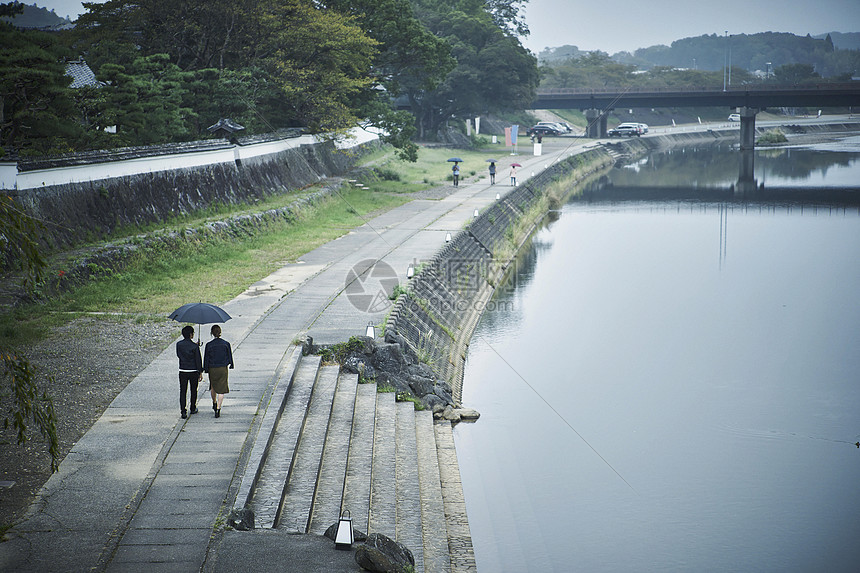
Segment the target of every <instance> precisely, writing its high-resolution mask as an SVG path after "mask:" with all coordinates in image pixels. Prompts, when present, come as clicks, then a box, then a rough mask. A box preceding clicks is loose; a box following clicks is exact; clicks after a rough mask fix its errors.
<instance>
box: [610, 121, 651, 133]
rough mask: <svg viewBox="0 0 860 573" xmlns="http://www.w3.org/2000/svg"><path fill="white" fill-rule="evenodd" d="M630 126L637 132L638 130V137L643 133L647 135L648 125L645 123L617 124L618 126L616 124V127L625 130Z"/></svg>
mask: <svg viewBox="0 0 860 573" xmlns="http://www.w3.org/2000/svg"><path fill="white" fill-rule="evenodd" d="M630 126H632V127H634V128H636V129H638V130H639V135H642V134H643V133H648V124H647V123H631V122H627V123H619V124H618V127H623V128H625V129H626V128H627V127H630ZM616 129H617V128H616Z"/></svg>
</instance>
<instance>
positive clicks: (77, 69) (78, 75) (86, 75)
mask: <svg viewBox="0 0 860 573" xmlns="http://www.w3.org/2000/svg"><path fill="white" fill-rule="evenodd" d="M66 75H67V76H69V77H70V78H72V83H71V85H70V86H69V87H70V88H82V87H84V86H96V87H101V86H102V85H103V84H102V82H100V81H98V80H97V79H96V75H95V74H94V73H93V71H92V70H91V69H90V67H89V66H88V65H87V63H86V62H85V61H83V60H73V61H71V62H67V63H66Z"/></svg>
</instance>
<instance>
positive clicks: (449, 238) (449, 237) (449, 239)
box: [445, 232, 451, 243]
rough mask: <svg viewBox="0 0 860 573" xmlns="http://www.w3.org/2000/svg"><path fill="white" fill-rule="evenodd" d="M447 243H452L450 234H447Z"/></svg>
mask: <svg viewBox="0 0 860 573" xmlns="http://www.w3.org/2000/svg"><path fill="white" fill-rule="evenodd" d="M445 242H446V243H450V242H451V233H450V232H448V233H445Z"/></svg>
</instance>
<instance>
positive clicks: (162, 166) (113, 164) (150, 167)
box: [0, 128, 379, 190]
mask: <svg viewBox="0 0 860 573" xmlns="http://www.w3.org/2000/svg"><path fill="white" fill-rule="evenodd" d="M352 133H353V134H354V135H355V137H353V138H348V139H344V140H342V141H338V142H337V146H338V147H339V148H349V147H355V146H357V145H360V144H362V143H367V142H368V141H373V140H375V139H378V137H379V136H378V135H377V133H376V132H373V131H366V130H364V129H361V128H355V129H353V130H352ZM320 141H322V139H320V138H317V137H316V136H313V135H303V136H301V137H294V138H289V139H280V140H276V141H267V142H264V143H257V144H251V145H234V146H233V147H227V148H224V149H216V150H212V151H196V152H187V153H179V154H175V155H160V156H156V157H141V158H138V159H124V160H120V161H107V162H105V163H92V164H88V165H74V166H67V167H59V168H55V169H37V170H33V171H25V172H22V173H19V172H18V168H17V164H14V163H0V189H10V190H11V189H18V190H24V189H35V188H38V187H45V186H49V185H64V184H68V183H81V182H86V181H99V180H101V179H110V178H113V177H126V176H130V175H138V174H141V173H157V172H159V171H171V170H175V169H183V168H189V167H201V166H204V165H213V164H217V163H233V162H235V161H236V160H237V159H238V160H243V159H250V158H253V157H261V156H265V155H273V154H276V153H280V152H282V151H285V150H287V149H291V148H295V147H299V146H301V145H310V144H314V143H318V142H320Z"/></svg>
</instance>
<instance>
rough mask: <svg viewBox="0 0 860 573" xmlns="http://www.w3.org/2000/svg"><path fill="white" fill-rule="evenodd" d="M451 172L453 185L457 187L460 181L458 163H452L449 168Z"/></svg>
mask: <svg viewBox="0 0 860 573" xmlns="http://www.w3.org/2000/svg"><path fill="white" fill-rule="evenodd" d="M451 173H452V174H453V176H454V187H459V186H460V185H459V181H460V164H459V163H454V167H452V168H451Z"/></svg>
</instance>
